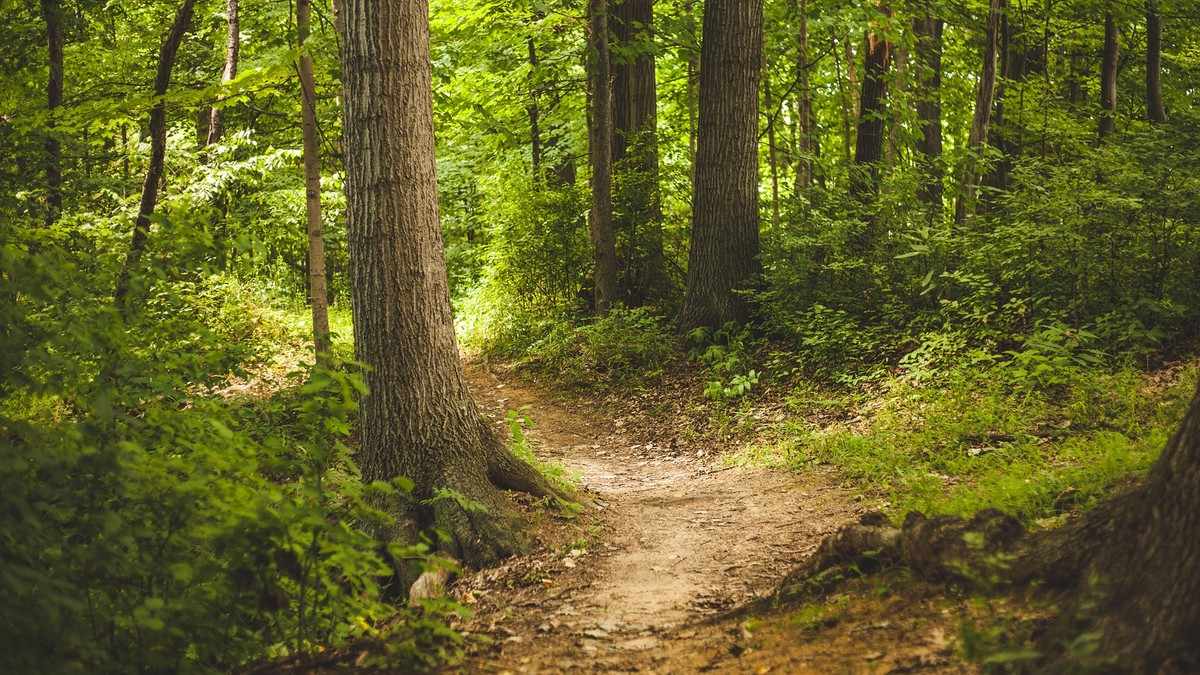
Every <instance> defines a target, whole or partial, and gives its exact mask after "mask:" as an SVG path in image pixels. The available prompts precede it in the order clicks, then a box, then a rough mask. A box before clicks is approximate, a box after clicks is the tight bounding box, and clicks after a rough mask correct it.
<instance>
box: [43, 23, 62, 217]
mask: <svg viewBox="0 0 1200 675" xmlns="http://www.w3.org/2000/svg"><path fill="white" fill-rule="evenodd" d="M42 14H43V15H44V18H45V20H46V50H47V53H48V55H49V62H50V75H49V77H48V78H47V80H46V103H47V108H48V110H49V112H50V115H49V118H48V119H47V122H46V218H45V220H46V225H47V226H50V225H53V224H54V223H55V221H57V220H58V216H59V215H60V214H61V213H62V199H63V194H62V193H63V190H62V142H61V141H59V139H58V136H57V135H56V134H55V131H54V127H55V117H56V115H57V114H58V109H59V108H60V107H62V98H63V35H62V16H61V14H62V7H61V6H60V5H59V0H42Z"/></svg>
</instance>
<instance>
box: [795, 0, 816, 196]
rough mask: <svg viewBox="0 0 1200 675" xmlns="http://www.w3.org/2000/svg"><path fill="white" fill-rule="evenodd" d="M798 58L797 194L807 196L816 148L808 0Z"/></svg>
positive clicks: (801, 13) (803, 2)
mask: <svg viewBox="0 0 1200 675" xmlns="http://www.w3.org/2000/svg"><path fill="white" fill-rule="evenodd" d="M796 11H797V14H798V17H797V21H798V23H799V26H798V31H799V33H798V35H797V40H798V42H799V44H798V45H797V53H798V56H797V58H796V82H797V83H798V85H799V86H798V87H797V88H798V90H799V91H798V93H797V95H796V123H797V125H799V128H800V129H799V131H800V136H799V138H798V139H797V141H798V142H797V144H796V145H797V147H796V151H797V155H798V156H797V157H796V192H798V193H804V192H806V191H808V190H810V189H812V186H813V155H814V154H815V149H816V145H815V143H814V142H813V110H812V91H811V86H810V84H809V77H808V69H809V66H810V64H809V58H808V0H800V6H799V7H798V8H797V10H796Z"/></svg>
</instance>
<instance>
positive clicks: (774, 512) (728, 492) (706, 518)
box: [455, 367, 953, 673]
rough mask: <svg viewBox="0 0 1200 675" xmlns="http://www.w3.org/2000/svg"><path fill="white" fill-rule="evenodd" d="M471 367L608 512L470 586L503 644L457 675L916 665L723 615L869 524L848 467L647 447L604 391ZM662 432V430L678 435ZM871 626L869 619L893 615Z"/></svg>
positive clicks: (481, 397) (482, 619)
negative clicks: (532, 383)
mask: <svg viewBox="0 0 1200 675" xmlns="http://www.w3.org/2000/svg"><path fill="white" fill-rule="evenodd" d="M469 376H470V378H471V382H472V388H473V390H474V392H475V396H476V399H477V400H478V401H479V402H480V405H481V406H482V407H483V408H484V409H485V411H486V412H487V413H488V414H489V415H490V416H492V417H493V418H494V419H495V420H496V423H497V425H498V426H499V425H503V424H505V421H504V418H505V415H506V413H507V411H509V410H520V411H521V412H522V413H523V414H525V415H527V416H528V417H530V418H532V420H533V421H534V422H535V426H534V427H532V428H531V429H529V430H528V432H527V436H529V437H530V438H531V439H532V440H533V441H534V443H535V447H536V449H537V451H538V453H539V454H540V455H542V456H543V457H549V458H556V459H558V460H559V461H561V462H563V463H564V464H565V465H567V466H568V467H569V468H570V469H572V470H574V471H576V472H578V474H579V484H580V485H581V486H582V487H583V488H584V490H586V492H587V494H588V495H590V496H591V497H593V498H594V500H595V503H596V508H594V509H592V510H591V512H590V513H587V514H585V515H584V516H582V517H581V519H580V522H579V523H577V524H575V526H574V527H575V530H574V531H575V532H576V533H577V534H580V533H584V534H582V536H581V537H579V538H578V539H577V540H571V539H570V538H569V537H570V535H569V534H568V535H567V537H568V538H567V539H566V541H561V539H562V537H560V541H558V542H553V541H547V542H543V544H544V545H543V549H542V552H541V554H540V555H538V554H535V555H533V556H531V557H527V558H524V559H520V560H515V561H513V562H511V563H510V564H509V565H506V566H505V567H502V568H500V569H497V570H489V571H484V572H482V573H479V574H476V575H475V576H473V577H470V578H468V579H466V580H464V581H463V582H462V583H461V584H460V587H459V590H458V592H459V593H460V594H461V595H463V597H466V598H467V599H468V601H469V602H470V603H472V604H473V605H474V609H475V611H476V616H475V618H474V619H473V620H472V621H471V622H470V623H469V624H468V625H466V626H465V627H464V628H465V629H466V630H467V631H468V632H474V633H476V634H480V633H481V634H485V635H487V636H488V637H489V638H490V640H491V644H489V645H486V646H483V647H476V648H475V649H473V652H474V653H473V654H472V655H471V656H470V657H469V658H468V660H467V661H466V662H465V663H463V664H460V665H459V666H457V667H456V669H455V670H457V671H459V672H512V673H559V672H568V671H576V670H578V671H599V672H656V673H687V672H698V671H702V670H703V671H717V672H770V671H772V670H773V669H774V671H775V672H911V671H909V670H908V669H904V670H898V669H896V668H894V667H893V666H895V665H896V663H898V660H899V659H900V658H901V657H902V656H903V655H895V658H886V659H885V658H882V657H883V656H884V654H882V653H879V652H880V649H879V648H878V647H872V646H871V645H872V644H873V643H874V642H876V640H875V637H876V636H872V635H869V634H867V635H860V636H859V637H860V638H862V639H860V640H855V639H853V635H849V637H850V639H849V640H847V639H846V636H841V637H840V638H839V636H838V635H837V632H838V631H837V630H833V631H832V634H831V635H829V636H825V637H826V638H827V639H824V641H825V643H828V644H826V645H825V647H820V643H821V640H822V639H823V638H822V637H821V636H820V635H814V636H813V637H814V640H812V641H811V642H813V645H815V647H814V648H813V649H808V650H805V649H801V648H799V647H803V645H796V644H792V643H795V642H796V639H795V635H791V634H789V631H787V630H782V632H781V630H780V629H776V628H773V627H771V626H763V627H762V633H761V634H760V635H755V634H754V633H752V632H751V630H748V628H753V629H754V630H759V626H757V625H751V624H747V623H745V622H744V621H739V620H728V621H722V620H713V618H714V617H717V618H718V619H719V616H718V615H719V613H720V612H721V611H722V610H726V609H728V608H731V607H733V606H735V605H739V604H742V603H744V602H746V601H748V600H752V599H754V598H758V597H764V596H769V595H770V594H771V593H772V592H773V591H774V589H775V586H776V584H777V583H778V581H779V579H780V578H781V577H782V576H783V575H784V574H785V573H786V572H787V571H788V570H789V569H791V568H792V567H793V566H795V564H796V563H798V562H799V561H800V560H801V559H802V558H803V557H804V556H805V555H806V554H808V553H810V552H811V551H812V550H813V549H814V548H815V547H816V546H817V545H818V543H819V542H820V540H821V538H822V537H823V536H824V535H826V534H829V533H831V532H832V531H834V530H835V529H836V528H837V527H838V526H839V525H841V524H843V523H845V522H846V521H848V520H851V519H853V518H855V517H856V515H857V514H858V512H859V507H858V506H857V505H856V503H855V502H854V501H853V500H852V499H851V498H850V497H849V495H848V494H847V493H846V492H845V491H843V490H841V489H840V488H839V487H838V485H837V482H836V481H835V480H834V478H833V477H832V476H830V475H828V474H822V473H815V474H809V475H792V474H789V473H787V472H781V471H768V470H762V469H743V468H730V467H725V466H722V465H721V464H720V463H717V462H714V461H713V459H712V458H713V455H714V454H715V453H713V452H710V451H706V450H704V449H698V450H697V449H693V448H691V447H688V446H686V445H679V444H677V443H675V442H673V441H672V442H669V443H666V444H663V445H656V444H655V443H654V442H653V441H644V440H643V436H642V435H641V434H639V433H638V431H637V430H634V429H627V428H626V426H627V424H626V423H625V422H624V420H625V416H622V415H620V411H616V412H614V411H613V410H611V409H607V408H606V409H603V410H602V409H601V408H600V407H599V406H598V405H597V404H596V403H595V402H594V401H592V400H589V399H588V398H579V399H574V400H569V401H560V402H552V401H551V400H550V399H549V397H547V396H546V395H544V394H542V393H541V392H539V391H537V390H536V389H533V388H531V387H529V386H528V385H522V384H520V383H519V380H518V379H517V378H515V377H506V376H504V375H499V376H498V375H497V374H495V373H493V372H492V371H490V370H484V369H483V368H479V367H473V368H471V369H470V371H469ZM613 415H618V417H617V419H616V420H614V419H613ZM646 421H647V420H645V419H644V418H643V419H641V420H639V422H638V425H639V426H640V425H644V424H646ZM651 422H653V420H651ZM659 424H661V425H664V426H667V425H670V424H671V420H669V419H662V420H659ZM501 431H502V433H506V430H501ZM654 431H656V432H658V433H654V434H646V435H648V436H653V437H655V438H659V439H662V438H665V437H670V434H669V433H667V434H664V433H661V432H662V431H663V430H662V429H661V428H660V429H655V430H654ZM567 531H568V532H570V531H571V528H570V527H568V528H567ZM873 611H875V610H867V612H868V614H870V613H871V612H873ZM865 620H866V621H867V622H868V623H867V625H868V627H869V626H870V623H871V622H877V620H878V617H877V616H866V617H865ZM824 623H826V624H828V623H830V622H828V621H826V622H824ZM839 623H841V622H840V621H839V620H834V621H832V624H834V625H832V626H825V625H823V626H817V628H825V629H836V624H839ZM917 623H920V624H921V625H920V626H918V628H920V629H921V630H924V628H925V626H924V622H920V621H918V622H917ZM914 625H915V624H914ZM885 628H886V626H885ZM810 632H811V631H810ZM827 632H828V631H827ZM888 632H889V633H890V634H889V635H888V636H887V639H886V640H883V642H889V641H891V642H894V641H896V640H901V641H905V640H907V641H909V642H911V644H912V645H913V647H914V648H921V649H924V650H925V651H930V650H929V647H928V645H926V644H925V643H926V642H928V640H924V639H923V638H922V639H918V640H916V641H913V640H912V639H911V638H910V636H907V635H906V634H900V635H895V634H894V633H895V631H888ZM817 633H820V631H819V630H818V631H817ZM931 639H932V640H933V641H934V642H936V641H937V640H938V639H939V634H938V633H937V632H936V631H935V632H934V633H933V634H932V638H931ZM864 641H865V644H855V643H856V642H857V643H862V642H864ZM769 642H777V643H787V644H789V645H790V646H789V647H787V648H786V649H778V648H777V647H776V648H771V647H770V645H769V644H768V643H769ZM837 643H847V644H837ZM881 644H882V643H881ZM941 646H944V644H943V645H941ZM934 647H935V648H936V647H938V645H936V644H935V645H934ZM891 651H898V650H891ZM847 652H848V653H847ZM864 657H871V658H870V659H864ZM938 663H939V661H938V660H937V659H934V660H933V661H931V662H930V663H929V664H928V665H931V666H936V665H938ZM918 665H919V664H918ZM943 665H944V664H943ZM830 668H832V670H830ZM747 669H749V670H747ZM952 672H953V671H952Z"/></svg>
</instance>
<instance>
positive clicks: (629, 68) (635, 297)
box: [609, 0, 666, 305]
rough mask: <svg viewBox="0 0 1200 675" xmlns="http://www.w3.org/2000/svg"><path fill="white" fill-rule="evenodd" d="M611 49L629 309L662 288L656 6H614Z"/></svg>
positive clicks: (646, 0) (625, 1) (629, 1)
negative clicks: (655, 55)
mask: <svg viewBox="0 0 1200 675" xmlns="http://www.w3.org/2000/svg"><path fill="white" fill-rule="evenodd" d="M609 29H610V33H611V35H612V38H613V45H612V46H611V47H610V49H609V53H610V55H612V59H611V62H612V82H613V88H612V97H613V99H612V100H613V137H612V161H613V170H614V179H613V180H614V191H613V214H614V218H615V221H616V222H615V226H616V229H617V230H618V231H620V232H623V233H624V236H625V238H626V255H625V258H626V259H625V261H624V265H623V267H624V275H623V278H622V280H621V281H622V283H621V295H622V297H623V298H624V299H625V302H626V303H627V304H630V305H639V304H641V303H642V302H643V301H644V300H645V299H646V297H647V296H649V295H653V294H662V293H664V292H665V291H666V289H664V288H661V286H662V284H664V283H665V272H664V265H665V260H664V254H663V233H662V204H661V198H660V195H659V176H658V131H657V128H656V127H657V125H658V111H657V107H658V89H657V83H656V77H655V59H654V3H653V1H652V0H618V1H617V2H616V3H615V4H614V5H613V7H612V16H611V20H610V22H609Z"/></svg>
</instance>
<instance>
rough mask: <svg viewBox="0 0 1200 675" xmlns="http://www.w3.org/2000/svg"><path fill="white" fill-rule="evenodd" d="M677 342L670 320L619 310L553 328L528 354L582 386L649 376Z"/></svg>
mask: <svg viewBox="0 0 1200 675" xmlns="http://www.w3.org/2000/svg"><path fill="white" fill-rule="evenodd" d="M674 344H675V338H674V336H673V335H672V334H671V332H670V331H669V330H668V329H667V326H666V322H665V321H664V320H663V319H662V317H660V316H658V315H656V314H655V313H654V311H653V310H652V309H650V308H648V307H638V308H636V309H626V308H624V307H620V306H618V307H613V308H612V309H610V310H609V312H608V314H606V315H604V316H603V317H600V318H598V319H596V320H595V321H593V322H591V323H586V324H583V325H581V326H578V327H575V328H572V327H571V326H570V325H569V324H568V325H566V326H562V325H559V326H558V327H556V328H552V329H551V330H549V332H548V333H547V334H546V336H545V337H543V338H542V339H540V340H538V341H537V342H534V343H533V344H532V345H531V346H530V348H529V353H530V356H531V357H532V358H534V359H535V360H537V361H538V362H540V363H542V364H543V365H546V366H548V367H553V368H555V369H556V370H557V372H559V373H560V374H561V375H562V377H563V378H564V380H565V381H567V382H568V383H572V384H581V383H585V382H589V381H594V379H595V378H596V377H597V376H599V377H602V378H608V379H621V378H625V377H632V376H634V375H639V376H642V377H646V376H648V374H649V372H653V371H656V370H660V369H661V366H662V363H663V361H664V360H665V359H667V358H668V356H669V355H670V354H671V351H672V348H673V346H674ZM647 369H649V372H648V370H647Z"/></svg>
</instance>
